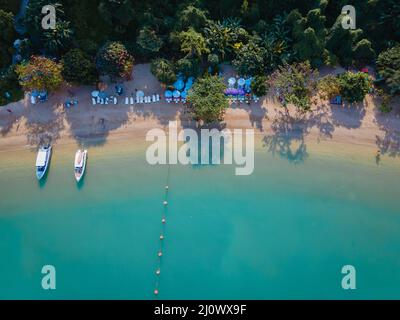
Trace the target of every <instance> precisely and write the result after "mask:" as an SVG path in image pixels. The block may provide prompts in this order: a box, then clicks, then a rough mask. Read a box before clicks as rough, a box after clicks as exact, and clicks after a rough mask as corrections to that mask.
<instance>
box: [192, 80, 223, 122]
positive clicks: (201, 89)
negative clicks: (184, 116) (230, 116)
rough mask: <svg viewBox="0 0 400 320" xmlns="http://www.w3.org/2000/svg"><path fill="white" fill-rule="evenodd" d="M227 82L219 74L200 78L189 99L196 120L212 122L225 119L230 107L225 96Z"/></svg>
mask: <svg viewBox="0 0 400 320" xmlns="http://www.w3.org/2000/svg"><path fill="white" fill-rule="evenodd" d="M225 88H226V87H225V84H224V82H223V80H222V79H221V78H219V77H218V76H205V77H203V78H199V79H198V80H197V81H196V83H195V84H194V85H193V88H192V89H191V90H190V91H189V95H188V101H189V102H190V105H191V111H192V114H193V118H194V119H195V120H196V121H200V122H204V123H211V122H214V121H220V120H222V119H223V116H224V113H225V110H226V109H227V108H228V107H229V104H228V100H227V99H226V97H225V94H224V90H225Z"/></svg>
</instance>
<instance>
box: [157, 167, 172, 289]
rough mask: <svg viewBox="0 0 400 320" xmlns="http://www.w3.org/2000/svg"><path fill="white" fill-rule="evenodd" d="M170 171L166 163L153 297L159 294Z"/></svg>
mask: <svg viewBox="0 0 400 320" xmlns="http://www.w3.org/2000/svg"><path fill="white" fill-rule="evenodd" d="M170 173H171V165H170V164H168V171H167V182H166V184H165V187H164V190H165V192H164V201H163V203H162V206H163V209H162V217H161V234H160V237H159V245H158V252H157V266H156V270H155V273H156V283H155V288H154V295H155V297H157V296H158V294H159V286H160V275H161V258H162V256H163V254H164V252H163V248H164V246H163V244H164V239H165V238H164V237H165V225H166V223H167V212H168V194H169V180H170Z"/></svg>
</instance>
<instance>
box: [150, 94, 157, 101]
mask: <svg viewBox="0 0 400 320" xmlns="http://www.w3.org/2000/svg"><path fill="white" fill-rule="evenodd" d="M152 98H153V100H152V101H151V102H156V95H155V94H153V96H152Z"/></svg>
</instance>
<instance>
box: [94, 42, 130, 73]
mask: <svg viewBox="0 0 400 320" xmlns="http://www.w3.org/2000/svg"><path fill="white" fill-rule="evenodd" d="M96 67H97V70H98V71H99V73H100V74H101V75H109V76H110V77H111V78H112V79H117V78H123V79H130V77H131V73H132V69H133V57H132V56H131V55H130V54H129V53H128V51H127V50H126V48H125V46H124V45H123V44H122V43H120V42H107V43H106V44H105V45H104V46H103V47H102V48H101V49H100V50H99V52H98V53H97V56H96Z"/></svg>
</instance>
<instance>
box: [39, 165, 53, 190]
mask: <svg viewBox="0 0 400 320" xmlns="http://www.w3.org/2000/svg"><path fill="white" fill-rule="evenodd" d="M50 167H51V166H50V165H49V167H48V168H47V170H46V173H45V174H44V176H43V178H42V179H40V180H38V185H39V188H40V189H43V188H44V187H45V186H46V183H47V178H48V176H49V172H50Z"/></svg>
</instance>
